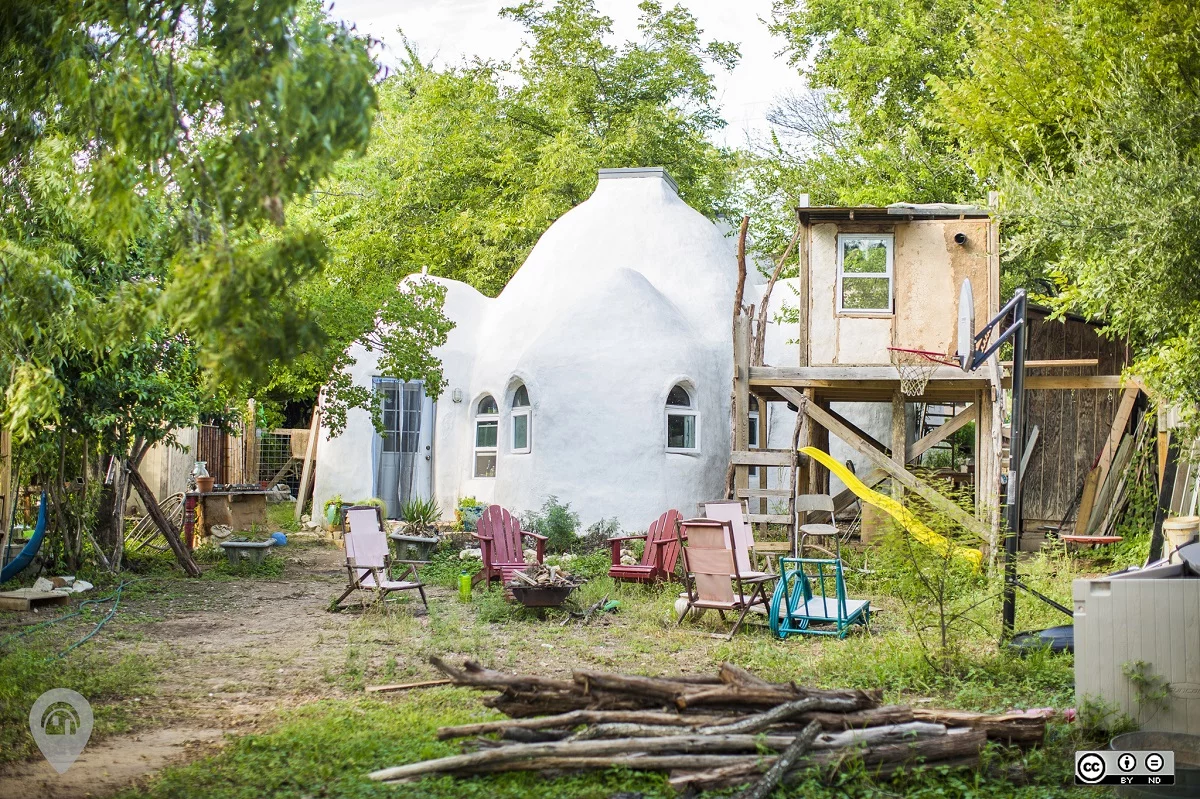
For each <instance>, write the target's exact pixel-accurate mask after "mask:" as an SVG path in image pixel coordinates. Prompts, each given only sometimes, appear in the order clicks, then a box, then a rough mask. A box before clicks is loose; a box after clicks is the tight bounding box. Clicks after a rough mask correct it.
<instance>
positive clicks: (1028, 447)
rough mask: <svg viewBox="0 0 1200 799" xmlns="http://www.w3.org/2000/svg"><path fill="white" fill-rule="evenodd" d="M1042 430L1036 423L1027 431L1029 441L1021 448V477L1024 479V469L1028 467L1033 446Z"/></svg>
mask: <svg viewBox="0 0 1200 799" xmlns="http://www.w3.org/2000/svg"><path fill="white" fill-rule="evenodd" d="M1041 433H1042V431H1041V428H1039V427H1038V426H1037V425H1036V424H1035V425H1034V426H1033V430H1031V431H1030V433H1029V441H1028V442H1026V444H1025V446H1024V447H1022V448H1021V479H1022V480H1024V479H1025V470H1026V469H1027V468H1029V459H1030V458H1031V457H1033V448H1034V447H1036V446H1037V442H1038V437H1039V436H1040V435H1041Z"/></svg>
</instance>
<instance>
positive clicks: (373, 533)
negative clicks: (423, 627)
mask: <svg viewBox="0 0 1200 799" xmlns="http://www.w3.org/2000/svg"><path fill="white" fill-rule="evenodd" d="M382 518H383V516H382V514H381V513H380V511H379V508H377V507H374V506H371V505H359V506H355V507H352V508H349V509H347V510H346V513H345V523H344V528H343V529H344V531H345V532H344V533H343V538H344V539H345V542H346V572H347V574H348V575H349V584H348V585H347V587H346V590H345V591H344V592H343V593H342V595H341V596H340V597H338V598H337V599H336V600H334V603H333V610H340V609H341V604H342V602H343V601H344V600H345V599H346V598H347V597H348V596H350V595H351V594H352V593H354V592H355V591H366V592H368V593H374V594H375V601H374V602H372V604H378V603H380V602H382V601H384V599H386V598H387V596H388V594H391V593H393V592H395V591H417V592H418V593H419V594H420V595H421V602H422V604H424V605H425V607H426V608H428V607H429V602H428V601H427V600H426V599H425V584H424V583H422V582H421V578H420V577H419V576H418V575H417V567H416V565H415V564H413V563H411V562H406V563H405V565H406V566H407V568H406V569H405V570H404V571H403V572H402V573H401V574H400V579H393V577H392V576H391V574H390V569H391V565H392V556H391V553H390V552H389V551H388V539H387V533H386V532H384V529H383V523H382ZM409 575H412V579H411V580H409V579H405V578H407V577H408V576H409ZM362 604H363V606H364V607H366V603H365V602H363V603H362Z"/></svg>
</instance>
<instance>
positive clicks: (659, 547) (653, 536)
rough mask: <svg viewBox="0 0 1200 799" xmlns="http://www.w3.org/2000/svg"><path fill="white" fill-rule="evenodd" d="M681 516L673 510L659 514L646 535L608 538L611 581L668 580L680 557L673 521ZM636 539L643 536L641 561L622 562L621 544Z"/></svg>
mask: <svg viewBox="0 0 1200 799" xmlns="http://www.w3.org/2000/svg"><path fill="white" fill-rule="evenodd" d="M681 518H682V516H681V515H680V513H679V511H677V510H674V509H672V510H669V511H667V512H666V513H664V514H663V515H662V516H659V517H658V518H657V519H656V520H655V521H654V524H652V525H650V531H649V532H648V533H646V534H645V535H626V536H622V537H620V538H610V539H608V543H609V546H611V547H612V568H610V569H609V570H608V576H609V577H612V578H613V579H614V580H636V581H637V582H642V583H653V582H658V581H659V580H669V579H671V575H672V574H674V573H675V561H677V560H678V559H679V539H678V538H676V537H675V523H676V522H678V521H679V520H680V519H681ZM639 538H644V539H646V549H645V550H644V551H643V552H642V562H641V563H637V564H634V565H633V566H625V565H624V564H622V563H621V544H623V543H624V542H626V541H634V540H637V539H639Z"/></svg>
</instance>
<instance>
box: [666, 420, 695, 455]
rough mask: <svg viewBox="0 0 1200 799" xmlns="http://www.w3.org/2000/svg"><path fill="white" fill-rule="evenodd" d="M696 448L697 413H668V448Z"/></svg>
mask: <svg viewBox="0 0 1200 799" xmlns="http://www.w3.org/2000/svg"><path fill="white" fill-rule="evenodd" d="M695 448H696V415H695V414H693V413H668V414H667V449H695Z"/></svg>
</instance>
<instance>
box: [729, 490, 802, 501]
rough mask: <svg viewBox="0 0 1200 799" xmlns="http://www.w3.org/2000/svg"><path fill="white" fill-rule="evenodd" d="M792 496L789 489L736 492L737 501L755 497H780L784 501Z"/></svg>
mask: <svg viewBox="0 0 1200 799" xmlns="http://www.w3.org/2000/svg"><path fill="white" fill-rule="evenodd" d="M791 495H792V489H790V488H739V489H738V490H737V498H738V499H754V498H755V497H782V498H784V499H786V498H788V497H790V496H791Z"/></svg>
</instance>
